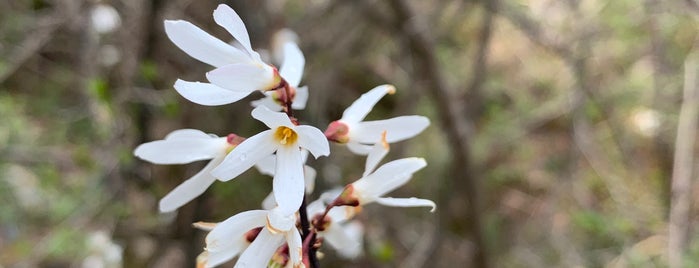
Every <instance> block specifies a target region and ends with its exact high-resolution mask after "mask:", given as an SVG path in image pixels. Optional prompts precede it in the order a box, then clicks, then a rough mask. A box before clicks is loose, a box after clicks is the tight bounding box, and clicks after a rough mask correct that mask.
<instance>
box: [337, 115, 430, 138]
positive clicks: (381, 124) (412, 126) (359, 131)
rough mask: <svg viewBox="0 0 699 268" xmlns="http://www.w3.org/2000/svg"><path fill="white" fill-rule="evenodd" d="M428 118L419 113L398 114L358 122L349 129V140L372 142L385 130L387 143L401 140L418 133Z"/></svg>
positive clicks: (425, 126)
mask: <svg viewBox="0 0 699 268" xmlns="http://www.w3.org/2000/svg"><path fill="white" fill-rule="evenodd" d="M429 125H430V120H429V119H427V117H424V116H419V115H407V116H399V117H394V118H391V119H386V120H378V121H367V122H359V123H358V124H356V125H354V127H353V128H352V129H350V140H354V141H356V142H359V143H365V144H374V143H376V142H377V141H378V140H379V139H380V137H381V134H382V133H383V132H384V131H386V141H387V142H389V143H393V142H397V141H402V140H405V139H408V138H412V137H414V136H416V135H417V134H420V132H422V131H423V130H425V128H427V126H429Z"/></svg>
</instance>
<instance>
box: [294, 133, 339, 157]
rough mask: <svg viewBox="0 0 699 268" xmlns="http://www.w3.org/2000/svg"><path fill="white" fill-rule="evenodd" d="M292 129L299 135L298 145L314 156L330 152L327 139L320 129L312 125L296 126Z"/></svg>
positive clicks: (325, 154)
mask: <svg viewBox="0 0 699 268" xmlns="http://www.w3.org/2000/svg"><path fill="white" fill-rule="evenodd" d="M294 131H296V133H297V134H298V135H299V139H298V144H299V146H301V148H304V149H306V150H308V151H309V152H311V154H312V155H313V156H314V157H315V158H318V157H321V156H328V155H329V154H330V145H329V144H328V139H327V138H326V137H325V135H324V134H323V132H322V131H320V129H317V128H315V127H312V126H296V128H295V129H294Z"/></svg>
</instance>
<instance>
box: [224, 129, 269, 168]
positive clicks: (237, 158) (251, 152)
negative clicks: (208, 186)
mask: <svg viewBox="0 0 699 268" xmlns="http://www.w3.org/2000/svg"><path fill="white" fill-rule="evenodd" d="M276 149H277V145H276V144H275V143H274V141H273V137H272V131H271V130H265V131H263V132H260V133H258V134H256V135H255V136H252V137H250V138H247V139H246V140H245V141H243V142H242V143H240V144H238V146H236V147H235V148H234V149H233V150H232V151H231V152H230V153H228V155H227V156H226V158H225V159H224V160H223V162H222V163H221V164H220V165H218V167H216V168H214V170H212V171H211V175H213V176H214V177H216V178H218V179H219V180H222V181H228V180H231V179H233V178H235V177H237V176H238V175H240V174H241V173H243V172H245V171H246V170H248V169H249V168H250V167H252V166H253V165H255V163H257V162H258V161H260V160H261V159H263V158H265V157H267V156H269V155H271V154H272V153H274V151H275V150H276Z"/></svg>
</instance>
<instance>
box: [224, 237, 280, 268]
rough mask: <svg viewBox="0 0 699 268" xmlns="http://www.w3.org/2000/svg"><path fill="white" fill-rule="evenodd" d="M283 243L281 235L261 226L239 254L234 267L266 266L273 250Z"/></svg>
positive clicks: (254, 267)
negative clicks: (253, 238) (255, 236)
mask: <svg viewBox="0 0 699 268" xmlns="http://www.w3.org/2000/svg"><path fill="white" fill-rule="evenodd" d="M283 244H284V236H283V235H274V234H272V233H270V232H269V231H268V230H267V228H262V231H260V234H258V235H257V238H255V241H253V242H252V244H250V246H249V247H248V248H247V249H246V250H245V252H243V254H242V255H240V258H239V259H238V262H236V264H235V267H236V268H242V267H245V268H257V267H267V263H269V260H270V259H271V258H272V256H273V255H274V252H275V251H277V249H278V248H279V247H280V246H281V245H283Z"/></svg>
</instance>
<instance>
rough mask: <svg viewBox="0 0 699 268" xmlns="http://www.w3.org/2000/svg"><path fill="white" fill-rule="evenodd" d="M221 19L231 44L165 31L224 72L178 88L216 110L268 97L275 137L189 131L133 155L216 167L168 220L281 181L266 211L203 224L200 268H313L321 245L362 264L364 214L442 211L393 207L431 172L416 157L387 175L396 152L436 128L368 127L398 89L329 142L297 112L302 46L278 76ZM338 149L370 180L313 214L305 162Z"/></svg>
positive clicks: (286, 52) (302, 96)
mask: <svg viewBox="0 0 699 268" xmlns="http://www.w3.org/2000/svg"><path fill="white" fill-rule="evenodd" d="M213 16H214V20H215V21H216V23H217V24H218V25H220V26H221V27H223V28H224V29H226V30H227V31H228V32H229V33H230V34H231V36H232V37H233V40H232V42H228V43H227V42H224V41H221V40H219V39H217V38H215V37H213V36H211V35H209V34H208V33H206V32H205V31H203V30H201V29H200V28H198V27H197V26H195V25H193V24H191V23H189V22H187V21H181V20H177V21H170V20H167V21H165V31H166V33H167V36H168V37H169V38H170V40H171V41H172V42H173V43H174V44H175V45H176V46H178V47H179V48H180V49H182V50H183V51H184V52H185V53H187V54H189V55H190V56H192V57H193V58H195V59H197V60H199V61H201V62H204V63H206V64H209V65H211V66H213V67H214V68H215V69H213V70H211V71H209V72H207V73H206V78H207V80H208V82H190V81H184V80H177V81H176V82H175V85H174V88H175V89H176V90H177V92H178V93H179V94H180V95H182V96H183V97H184V98H186V99H188V100H190V101H192V102H194V103H197V104H201V105H209V106H211V105H224V104H230V103H233V102H236V101H239V100H241V99H242V98H244V97H246V96H248V95H250V94H252V93H253V92H255V91H257V92H261V94H262V95H264V97H263V98H262V99H259V100H257V101H253V102H252V105H253V106H254V107H255V108H254V109H253V110H252V112H251V116H252V118H254V119H256V120H258V121H260V122H262V123H263V124H265V125H266V126H267V127H268V128H269V129H267V130H265V131H262V132H260V133H258V134H255V135H253V136H251V137H248V138H244V137H241V136H238V135H236V134H229V135H227V136H225V137H218V136H216V135H213V134H207V133H205V132H202V131H199V130H194V129H180V130H175V131H173V132H172V133H170V134H168V135H167V136H166V137H165V139H163V140H158V141H153V142H148V143H145V144H142V145H140V146H138V148H136V150H135V151H134V154H135V155H136V156H137V157H139V158H141V159H144V160H146V161H149V162H152V163H155V164H186V163H191V162H195V161H201V160H210V161H209V163H208V164H207V165H206V166H205V167H204V168H203V169H202V170H201V171H200V172H198V173H197V174H196V175H194V176H192V177H191V178H189V179H187V180H186V181H185V182H184V183H182V184H181V185H179V186H177V187H176V188H175V189H174V190H172V191H171V192H170V193H168V194H167V195H166V196H165V197H164V198H163V199H162V200H161V201H160V210H161V211H162V212H169V211H175V210H177V209H178V208H179V207H181V206H183V205H184V204H186V203H187V202H189V201H191V200H192V199H194V198H196V197H197V196H199V195H201V194H202V193H203V192H204V191H205V190H206V189H207V188H208V187H209V186H211V185H212V184H213V183H214V181H216V180H219V181H229V180H232V179H234V178H237V177H239V176H240V175H241V174H242V173H243V172H245V171H246V170H248V169H250V168H251V167H253V166H255V167H256V169H257V170H258V171H259V172H261V173H262V174H266V175H269V176H272V177H273V183H272V184H273V189H272V193H270V195H269V196H268V197H267V198H266V199H265V200H264V201H263V203H262V208H263V209H261V210H251V211H245V212H241V213H238V214H236V215H234V216H232V217H230V218H228V219H226V220H224V221H222V222H220V223H206V222H198V223H195V224H194V226H195V227H197V228H200V229H203V230H207V231H209V234H208V235H207V237H206V247H205V251H204V252H203V253H202V255H200V257H199V259H198V260H197V262H198V264H199V265H202V266H204V267H213V266H217V265H219V264H222V263H224V262H227V261H229V260H231V259H233V258H235V257H238V260H237V262H236V267H267V266H273V267H282V266H285V267H286V266H290V267H305V266H311V267H312V266H313V261H312V260H311V259H314V258H315V250H316V249H318V247H319V246H320V245H321V244H322V243H321V242H322V241H327V242H328V244H330V245H331V246H332V247H333V248H335V249H337V251H338V252H339V254H340V255H341V256H344V257H348V258H353V257H356V256H358V255H359V254H360V253H361V249H362V225H361V224H360V223H359V222H358V221H357V220H354V219H353V217H354V216H355V215H356V214H357V213H358V212H360V211H361V207H362V206H365V205H367V204H369V203H372V202H376V203H378V204H382V205H386V206H396V207H431V208H432V210H434V208H435V204H434V203H433V202H432V201H430V200H425V199H417V198H391V197H384V195H385V194H386V193H388V192H391V191H393V190H394V189H396V188H398V187H400V186H401V185H403V184H405V183H407V182H408V181H409V180H410V178H411V177H412V175H413V174H414V173H415V172H417V171H419V170H420V169H422V168H424V167H425V166H426V162H425V160H424V159H422V158H415V157H412V158H404V159H399V160H394V161H391V162H388V163H386V164H383V165H381V166H379V163H380V162H381V161H382V159H383V158H384V156H386V154H387V153H388V150H389V143H392V142H397V141H401V140H405V139H408V138H411V137H413V136H415V135H417V134H419V133H420V132H422V131H423V130H424V129H425V128H426V127H427V126H428V125H429V120H428V119H427V118H425V117H423V116H417V115H412V116H401V117H395V118H391V119H387V120H377V121H364V118H365V117H366V116H367V114H369V112H370V111H371V110H372V108H373V107H374V105H375V104H376V103H377V102H378V101H379V100H380V99H381V98H383V97H384V96H385V95H386V94H393V93H395V91H396V89H395V88H394V87H393V86H391V85H381V86H378V87H376V88H374V89H372V90H370V91H369V92H367V93H365V94H363V95H362V96H361V97H360V98H359V99H358V100H356V101H355V102H354V103H352V105H350V106H349V107H348V108H347V109H346V110H345V111H344V113H343V115H342V118H341V119H339V120H337V121H334V122H331V123H330V124H329V126H328V127H327V129H326V130H325V131H324V132H323V131H321V130H319V129H318V128H316V127H313V126H309V125H301V124H300V123H299V121H298V119H296V118H295V117H293V111H292V110H299V109H304V108H305V106H306V100H307V99H308V88H307V87H299V85H300V82H301V78H302V76H303V69H304V65H305V59H304V56H303V54H302V52H301V50H300V49H299V47H298V45H297V44H296V42H295V41H293V40H292V39H289V38H287V39H285V40H284V41H283V42H282V44H280V45H279V46H277V48H276V49H275V51H273V52H274V55H280V56H278V57H280V59H278V61H280V62H281V64H280V68H279V69H277V68H276V67H274V65H272V64H269V63H267V62H265V61H264V60H263V57H261V56H260V53H258V52H256V51H255V50H253V49H252V46H251V44H250V38H249V36H248V32H247V30H246V28H245V25H244V24H243V22H242V20H241V19H240V17H239V16H238V14H236V12H235V11H234V10H233V9H231V8H230V7H228V6H226V5H219V6H218V8H217V9H216V10H215V11H214V13H213ZM287 33H288V32H287ZM329 141H332V142H336V143H338V144H346V145H347V148H348V149H349V150H350V151H352V152H354V153H355V154H358V155H366V166H365V172H364V174H363V176H362V178H360V179H358V180H356V181H354V182H352V183H350V184H348V185H346V186H345V187H344V188H338V189H334V190H330V191H327V192H324V193H322V194H321V195H320V198H319V199H318V200H316V201H314V202H311V203H310V204H308V206H306V204H305V201H304V200H305V199H304V197H306V196H307V195H310V194H311V193H312V192H313V190H314V189H313V188H314V185H315V177H316V172H315V170H314V169H313V168H311V167H309V166H307V165H306V159H307V157H308V154H309V153H310V155H312V156H313V157H315V158H318V157H321V156H328V155H329V154H330V146H329ZM377 166H379V167H378V168H377ZM302 215H304V216H302ZM321 237H322V238H323V239H320V238H321Z"/></svg>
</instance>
